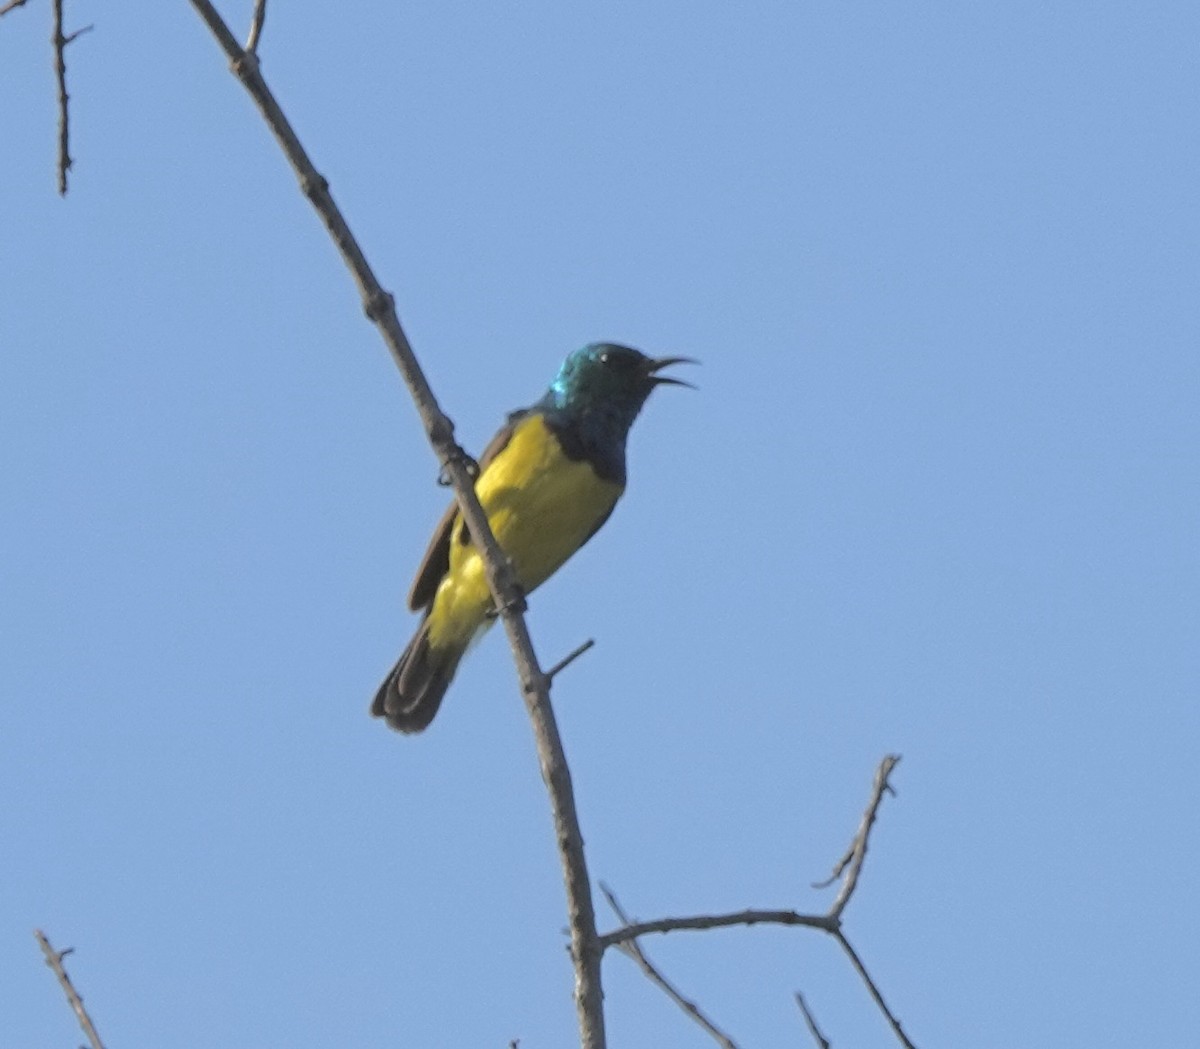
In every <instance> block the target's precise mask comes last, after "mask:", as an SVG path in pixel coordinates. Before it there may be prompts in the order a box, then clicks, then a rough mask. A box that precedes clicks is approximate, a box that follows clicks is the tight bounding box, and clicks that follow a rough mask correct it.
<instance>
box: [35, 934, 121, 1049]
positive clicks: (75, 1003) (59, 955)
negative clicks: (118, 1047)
mask: <svg viewBox="0 0 1200 1049" xmlns="http://www.w3.org/2000/svg"><path fill="white" fill-rule="evenodd" d="M33 935H34V936H35V937H36V939H37V942H38V946H39V947H41V949H42V954H44V955H45V956H46V964H47V965H48V966H50V968H51V969H52V970H53V971H54V975H55V976H57V977H58V982H59V984H61V985H62V989H63V993H64V994H65V995H66V996H67V1003H68V1004H69V1005H70V1006H71V1010H72V1011H73V1012H74V1013H75V1019H77V1020H78V1021H79V1026H80V1027H82V1028H83V1033H84V1034H85V1035H87V1040H88V1041H89V1042H91V1044H92V1049H104V1043H103V1042H102V1041H100V1033H99V1032H98V1031H97V1030H96V1025H95V1024H94V1023H92V1018H91V1016H89V1015H88V1011H87V1009H85V1008H84V1006H83V999H82V998H81V997H80V996H79V992H78V991H76V990H75V985H74V984H73V983H71V977H69V976H68V975H67V970H66V969H65V968H64V967H63V959H64V958H65V957H66V956H67V955H68V954H70V953H71V952H72V951H73V950H74V949H75V948H74V947H68V948H67V949H66V950H65V951H56V950H55V949H54V948H53V947H51V946H50V941H49V940H48V939H46V934H45V933H44V932H42V930H41V929H34V930H33Z"/></svg>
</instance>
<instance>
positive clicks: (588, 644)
mask: <svg viewBox="0 0 1200 1049" xmlns="http://www.w3.org/2000/svg"><path fill="white" fill-rule="evenodd" d="M595 644H596V640H595V638H591V637H589V638H588V639H587V640H586V641H585V642H584V643H583V644H582V645H580V646H579V647H578V648H576V649H575V650H573V651H572V652H569V653H567V655H565V656H563V658H562V659H560V660H559V661H558V662H557V663H555V664H554V666H552V667H551V668H550V669H549V670H547V671H546V677H548V678H549V679H550V680H551V681H553V680H554V679H555V678H556V677H557V676H558V675H559V673H561V672H562V671H564V670H566V669H567V667H569V666H570V665H571V664H572V663H574V662H575V660H577V659H578V658H579V657H580V656H582V655H583V654H584V652H586V651H587V650H588V649H589V648H592V647H593V646H594V645H595Z"/></svg>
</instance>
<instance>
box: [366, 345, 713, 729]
mask: <svg viewBox="0 0 1200 1049" xmlns="http://www.w3.org/2000/svg"><path fill="white" fill-rule="evenodd" d="M682 363H689V364H694V363H695V362H694V361H692V360H691V358H688V357H658V358H654V357H647V356H646V355H645V354H643V353H640V352H638V351H637V350H633V349H630V348H629V347H628V346H618V345H616V344H614V343H610V342H595V343H591V344H590V345H588V346H585V347H583V349H581V350H576V351H575V352H574V353H572V354H571V355H570V356H569V357H567V359H566V360H565V361H563V363H562V367H560V368H559V370H558V374H557V375H556V376H555V377H554V381H553V382H552V383H551V384H550V388H549V389H548V390H546V393H545V395H544V396H543V397H542V398H541V400H539V401H537V402H536V403H535V404H533V405H532V406H531V407H529V408H523V409H521V410H519V411H515V412H512V413H511V414H510V415H509V416H508V421H507V422H506V423H505V424H504V426H503V427H501V429H500V432H499V433H498V434H496V436H495V437H494V438H492V442H491V443H490V444H489V445H488V446H487V448H486V450H485V451H484V453H483V456H482V457H481V458H480V460H479V475H478V477H477V478H476V481H475V494H476V495H477V496H478V497H479V502H480V504H481V505H482V506H483V509H484V512H485V513H486V514H487V518H488V523H489V524H490V525H491V527H492V532H493V533H495V536H496V540H497V542H499V544H500V546H501V548H502V549H503V550H504V552H505V554H506V555H507V556H508V559H509V560H510V561H511V562H512V566H513V569H514V572H515V574H516V577H517V581H518V582H519V583H520V585H521V588H522V590H524V592H525V593H527V594H528V593H529V592H530V591H532V590H534V589H535V588H536V587H538V586H541V584H542V583H544V582H545V581H546V580H547V579H549V578H550V576H552V575H553V574H554V573H555V572H556V571H558V569H559V568H560V567H561V566H562V565H563V563H564V562H566V560H567V558H569V557H570V556H571V555H572V554H573V553H575V551H576V550H578V549H579V548H580V547H581V546H583V544H584V543H586V542H587V541H588V540H589V539H591V537H592V536H593V535H595V534H596V532H597V531H598V530H599V528H600V526H601V525H602V524H604V522H605V521H607V520H608V517H609V514H611V513H612V511H613V507H614V506H616V504H617V500H618V499H620V498H621V493H622V492H624V491H625V439H626V438H627V437H628V435H629V428H630V427H631V426H632V425H633V421H634V419H636V418H637V416H638V412H640V411H641V409H642V405H643V404H645V403H646V398H647V397H649V396H650V392H651V391H652V390H653V389H654V388H655V387H656V386H665V385H671V386H690V385H691V384H690V383H686V382H684V381H683V380H682V379H674V378H670V377H668V376H665V375H660V374H659V372H660V371H661V370H662V369H663V368H665V367H667V366H668V365H671V364H682ZM408 606H409V608H411V609H412V610H413V611H414V612H417V611H424V613H425V615H424V618H423V619H422V620H421V625H420V626H419V627H418V628H417V633H416V636H415V637H413V639H412V640H411V641H410V642H409V643H408V647H407V648H406V649H405V650H404V654H403V655H402V656H401V657H400V659H399V660H398V661H397V662H396V665H395V666H394V667H393V668H392V671H391V673H390V674H388V676H387V678H386V679H385V680H384V682H383V684H382V685H381V686H380V688H379V691H378V693H376V695H375V701H374V703H372V704H371V713H372V714H373V715H375V717H382V718H387V723H388V724H389V725H390V726H391V727H392V728H394V729H397V730H399V731H400V732H421V731H422V730H424V729H425V728H426V727H428V725H429V723H430V722H431V721H432V720H433V716H434V715H435V714H436V713H437V712H438V707H439V706H441V702H442V697H443V696H444V695H445V694H446V689H447V688H449V686H450V682H451V681H452V680H453V678H454V672H455V671H456V670H457V669H458V664H459V661H460V660H461V659H462V657H463V655H464V654H465V653H466V651H467V649H468V648H469V647H470V645H471V643H472V642H473V641H475V640H476V639H477V638H478V637H479V636H480V635H481V634H482V633H483V632H484V631H485V630H486V629H487V628H488V627H489V626H490V625H491V624H492V623H493V622H494V620H495V618H496V617H495V611H494V607H495V606H494V601H493V599H492V594H491V591H490V590H489V589H488V584H487V578H486V576H485V574H484V569H483V559H482V558H481V557H480V555H479V551H478V550H477V549H476V547H475V544H474V543H472V541H471V536H470V533H469V532H468V530H467V526H466V524H465V523H464V521H463V519H462V515H461V514H460V513H459V511H458V505H457V504H456V503H451V504H450V507H449V508H448V509H447V510H446V513H445V514H444V515H443V516H442V519H441V521H439V522H438V525H437V527H436V528H435V529H434V532H433V538H432V539H431V540H430V543H429V549H428V550H426V552H425V559H424V560H423V561H422V562H421V567H420V568H418V569H417V576H416V579H414V580H413V585H412V590H410V591H409V595H408Z"/></svg>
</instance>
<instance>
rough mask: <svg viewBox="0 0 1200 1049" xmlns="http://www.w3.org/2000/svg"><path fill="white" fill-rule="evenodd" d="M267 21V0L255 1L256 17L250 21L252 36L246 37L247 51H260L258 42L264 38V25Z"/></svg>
mask: <svg viewBox="0 0 1200 1049" xmlns="http://www.w3.org/2000/svg"><path fill="white" fill-rule="evenodd" d="M266 20H267V0H254V16H253V18H252V19H251V20H250V35H249V36H248V37H246V50H247V51H250V52H253V51H257V50H258V41H259V38H260V37H261V36H262V31H263V23H264V22H266Z"/></svg>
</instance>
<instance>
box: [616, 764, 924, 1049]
mask: <svg viewBox="0 0 1200 1049" xmlns="http://www.w3.org/2000/svg"><path fill="white" fill-rule="evenodd" d="M899 761H900V756H899V755H898V754H888V755H886V756H885V757H884V758H883V760H882V761H880V763H879V766H878V768H877V769H876V770H875V781H874V786H873V788H872V791H871V797H870V800H869V801H868V802H867V807H866V811H865V812H864V813H863V817H862V820H861V821H860V823H859V826H858V830H857V831H856V833H855V835H854V838H853V840H852V841H851V843H850V848H849V849H848V850H847V851H846V854H845V855H844V856H843V857H842V858H841V859H840V860H838V862H837V863H836V864H835V866H834V869H833V876H832V877H831V878H830V879H829V880H827V881H825V882H822V883H821V884H820V885H819V886H814V887H815V888H823V887H826V886H829V885H831V884H832V883H833V882H834V881H836V880H837V879H838V878H841V879H842V884H841V887H840V888H839V889H838V893H837V896H836V898H835V899H834V901H833V905H832V906H831V907H830V908H829V911H828V912H827V913H825V914H799V913H797V912H796V911H793V910H774V911H772V910H746V911H737V912H735V913H731V914H709V915H695V916H692V917H688V918H659V919H657V920H655V921H646V922H631V921H629V920H628V919H627V918H625V916H624V915H623V914H622V913H621V912H620V911H618V910H617V908H616V907H615V906H614V908H613V909H614V911H617V913H618V916H619V917H620V919H621V921H622V925H621V927H620V928H618V929H614V930H613V931H612V932H608V933H605V934H603V935H602V936H601V937H600V940H599V942H600V947H601V949H602V950H603V949H607V948H609V947H620V948H621V949H622V950H625V951H627V952H629V951H630V948H631V947H636V941H637V939H638V937H640V936H645V935H648V934H650V933H668V932H675V931H679V930H685V929H687V930H701V929H717V928H724V927H728V926H733V925H760V924H770V925H802V926H806V927H808V928H810V929H820V930H821V931H822V932H826V933H828V934H829V935H831V936H832V937H833V938H834V939H836V940H837V941H838V943H839V944H840V945H841V947H842V950H844V951H845V952H846V954H847V956H848V957H849V958H850V962H851V964H852V965H853V967H854V970H855V971H856V972H857V973H858V975H859V976H860V977H861V979H862V980H863V982H864V983H865V984H866V987H867V991H868V993H869V994H870V995H871V999H872V1000H873V1001H874V1002H875V1004H876V1006H878V1008H879V1010H880V1012H882V1013H883V1015H884V1018H885V1019H886V1020H887V1022H888V1023H889V1024H890V1025H891V1028H892V1030H893V1031H894V1032H895V1034H896V1037H897V1038H898V1039H899V1040H900V1043H901V1044H902V1045H903V1046H904V1047H905V1049H916V1047H915V1046H914V1045H913V1044H912V1042H911V1041H909V1038H908V1036H907V1035H906V1034H905V1033H904V1029H903V1028H902V1027H901V1026H900V1021H899V1020H897V1019H896V1017H895V1015H894V1014H893V1013H892V1011H891V1009H889V1008H888V1006H887V1003H886V1002H885V1001H884V999H883V995H882V994H881V993H880V991H879V988H878V987H877V986H876V985H875V981H874V980H872V979H871V975H870V973H868V972H867V968H866V966H865V965H863V963H862V960H861V959H860V958H859V957H858V954H857V952H856V951H855V950H854V948H853V947H852V946H851V944H850V941H849V940H848V939H846V935H845V933H844V932H843V931H842V914H843V912H844V911H845V909H846V905H847V904H848V903H849V902H850V899H851V897H852V896H853V895H854V891H855V889H856V888H857V887H858V880H859V876H860V875H861V873H862V867H863V863H864V861H865V860H866V856H867V846H868V843H869V839H870V836H871V829H872V827H874V825H875V821H876V819H877V817H878V815H879V806H880V805H881V804H882V802H883V797H884V795H885V794H894V793H895V791H894V790H893V789H892V787H891V784H890V783H889V782H888V777H889V776H890V775H891V773H892V771H893V770H894V769H895V767H896V765H897V764H898V763H899ZM602 888H603V886H602ZM604 892H605V895H607V896H608V897H609V903H610V904H611V903H613V902H614V901H613V898H612V895H611V893H609V891H608V890H607V889H604ZM639 953H640V952H639ZM634 957H635V958H637V957H638V955H637V954H635V955H634ZM641 957H643V958H644V955H642V956H641ZM639 964H641V962H640V960H639ZM643 968H644V966H643ZM652 978H653V977H652ZM655 982H658V980H656V981H655ZM797 1004H799V1005H800V1008H801V1010H802V1011H803V1012H804V1013H805V1016H806V1017H809V1015H810V1014H809V1013H808V1009H807V1006H806V1005H805V1004H804V1002H803V999H802V998H800V996H799V995H797ZM813 1029H814V1031H815V1024H814V1025H813ZM816 1034H817V1035H818V1036H819V1032H816ZM820 1037H821V1039H822V1041H823V1036H820ZM825 1044H826V1045H827V1044H828V1043H825Z"/></svg>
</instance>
